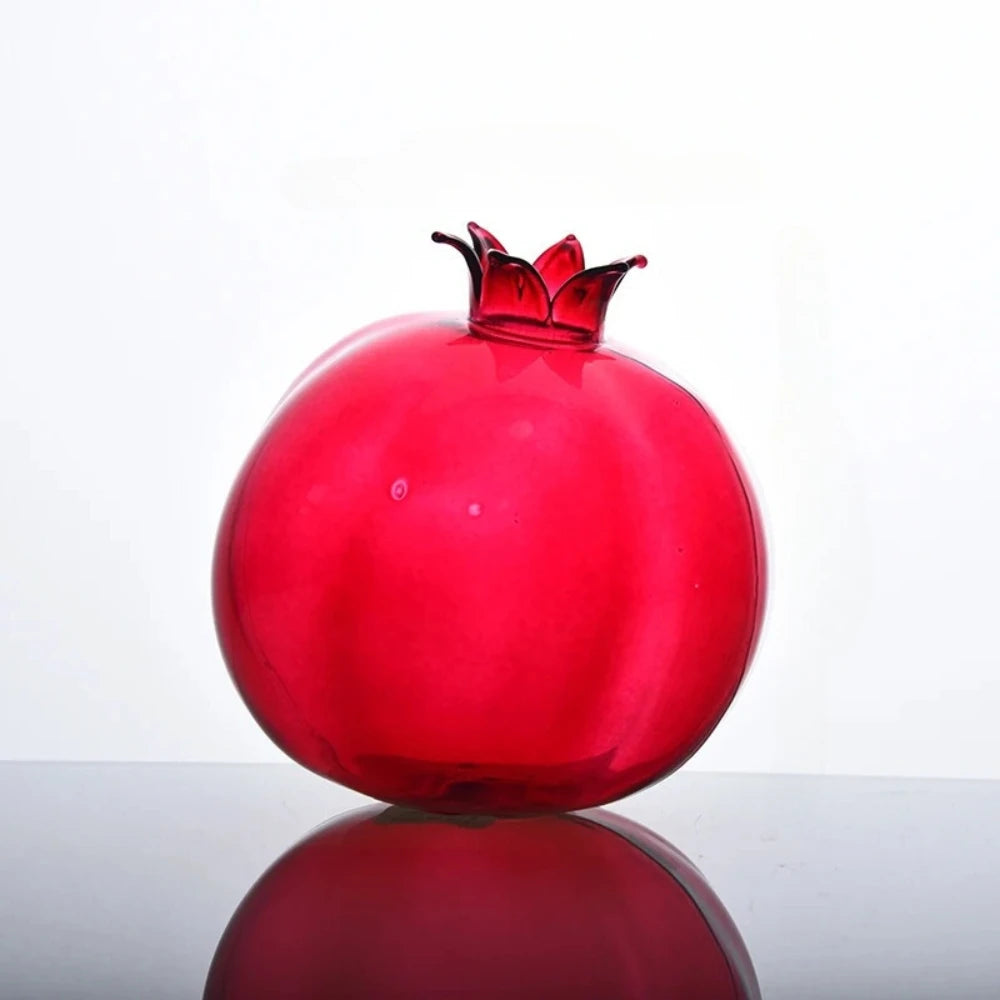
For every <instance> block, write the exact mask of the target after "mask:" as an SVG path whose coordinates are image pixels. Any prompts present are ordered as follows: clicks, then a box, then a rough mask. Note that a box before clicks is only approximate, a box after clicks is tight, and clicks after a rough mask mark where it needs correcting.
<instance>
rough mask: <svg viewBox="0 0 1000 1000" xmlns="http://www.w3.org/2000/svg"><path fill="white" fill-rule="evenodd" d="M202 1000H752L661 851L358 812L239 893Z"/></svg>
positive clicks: (723, 931) (743, 977) (615, 841)
mask: <svg viewBox="0 0 1000 1000" xmlns="http://www.w3.org/2000/svg"><path fill="white" fill-rule="evenodd" d="M204 996H205V1000H255V998H258V997H259V998H265V997H266V998H273V997H282V998H284V1000H315V998H318V997H365V998H370V1000H381V998H386V1000H388V998H393V1000H406V998H411V997H412V998H414V1000H416V998H419V1000H426V998H429V997H476V998H477V1000H494V998H495V1000H499V998H501V997H503V998H511V997H526V998H527V997H530V998H531V1000H563V998H565V1000H569V998H573V1000H581V998H583V1000H589V998H593V1000H647V998H648V1000H662V998H666V997H671V998H674V997H676V998H678V1000H756V998H759V997H760V991H759V988H758V985H757V981H756V977H755V975H754V970H753V965H752V963H751V960H750V956H749V954H748V953H747V950H746V948H745V946H744V944H743V942H742V940H741V938H740V935H739V932H738V931H737V929H736V927H735V925H734V924H733V922H732V920H731V918H730V917H729V915H728V914H727V912H726V910H725V908H724V907H723V905H722V903H721V902H720V901H719V899H718V897H717V896H716V895H715V893H714V892H713V891H712V889H711V888H710V887H709V885H708V884H707V882H706V881H705V879H704V877H703V876H702V875H701V873H700V872H699V871H698V870H697V869H696V868H695V867H694V865H692V864H691V862H690V861H688V860H687V858H685V857H684V856H683V855H682V854H681V853H680V852H679V851H677V850H676V848H674V847H672V846H671V845H669V844H667V843H666V842H665V841H663V840H660V839H659V838H658V837H656V836H655V835H654V834H652V833H650V832H649V831H648V830H645V829H643V828H642V827H639V826H636V825H635V824H632V823H629V822H627V821H626V820H623V819H621V818H619V817H617V816H613V815H610V814H606V813H597V814H594V815H592V816H590V817H582V816H545V817H534V818H531V819H506V820H493V821H486V824H485V825H482V824H479V825H476V824H471V823H470V822H469V821H468V819H463V820H461V821H460V822H456V821H454V820H447V819H445V818H443V817H433V818H432V817H428V816H427V815H426V814H413V813H409V812H407V811H404V810H400V809H395V808H393V809H388V810H385V811H379V810H378V809H368V810H365V811H364V812H363V813H361V814H360V815H355V816H350V817H348V818H346V819H341V820H339V821H336V822H334V823H332V824H330V825H328V826H326V827H324V828H322V829H320V830H319V831H318V832H317V833H315V834H313V835H312V836H311V837H309V838H308V839H307V840H305V841H303V842H302V843H301V844H299V845H298V846H296V847H294V848H293V849H292V850H291V851H289V852H288V853H287V854H286V855H285V856H284V857H282V858H281V859H280V860H279V861H278V862H277V863H276V864H275V865H274V866H273V867H272V868H271V869H270V870H269V871H268V872H267V873H266V874H265V875H264V876H263V877H262V878H261V879H260V881H259V882H258V883H257V884H256V885H255V886H254V887H253V888H252V889H251V890H250V892H249V893H248V894H247V896H246V898H245V899H244V900H243V902H242V903H241V904H240V906H239V908H238V909H237V911H236V913H235V914H234V915H233V917H232V919H231V921H230V923H229V926H228V927H227V928H226V931H225V933H224V934H223V936H222V939H221V941H220V942H219V946H218V948H217V949H216V953H215V957H214V959H213V961H212V965H211V968H210V971H209V973H208V977H207V983H206V987H205V993H204Z"/></svg>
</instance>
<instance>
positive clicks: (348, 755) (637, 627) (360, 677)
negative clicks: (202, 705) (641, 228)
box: [214, 226, 764, 813]
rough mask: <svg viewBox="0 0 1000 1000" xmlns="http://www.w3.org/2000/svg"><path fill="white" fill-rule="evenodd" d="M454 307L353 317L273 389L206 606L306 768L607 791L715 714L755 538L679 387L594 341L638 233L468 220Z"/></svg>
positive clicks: (746, 610) (438, 784) (452, 785)
mask: <svg viewBox="0 0 1000 1000" xmlns="http://www.w3.org/2000/svg"><path fill="white" fill-rule="evenodd" d="M470 229H471V232H472V236H473V244H472V245H471V246H469V245H467V244H465V243H464V242H462V241H460V240H458V239H457V238H455V237H450V236H444V235H441V234H435V239H437V240H438V241H439V242H446V243H450V244H452V245H455V246H457V247H458V248H459V249H460V250H462V252H463V254H464V255H465V257H466V260H467V262H468V264H469V268H470V274H471V288H472V296H471V308H470V314H469V318H468V319H465V318H460V317H454V316H443V315H442V316H439V315H420V316H407V317H402V318H398V319H392V320H387V321H384V322H382V323H378V324H376V325H374V326H371V327H368V328H366V329H364V330H362V331H360V332H358V333H357V334H355V335H353V336H352V337H350V338H348V339H347V340H345V341H344V342H342V343H341V344H339V345H337V346H336V347H334V348H333V349H332V350H331V351H329V352H328V353H327V354H325V355H324V356H322V357H321V358H320V359H318V361H317V362H315V363H314V364H313V365H312V366H311V367H310V368H309V369H307V371H306V372H305V373H304V374H303V375H302V376H301V377H300V379H299V380H298V381H297V382H296V383H295V384H294V385H293V387H292V388H291V389H290V390H289V392H288V393H287V394H286V396H285V397H284V399H283V400H282V401H281V403H280V405H279V407H278V408H277V410H276V411H275V413H274V414H273V415H272V417H271V419H270V422H269V423H268V425H267V427H266V428H265V430H264V432H263V434H262V436H261V437H260V439H259V440H258V442H257V443H256V445H255V446H254V448H253V450H252V452H251V454H250V456H249V458H248V459H247V461H246V463H245V465H244V467H243V469H242V471H241V472H240V474H239V477H238V479H237V481H236V484H235V485H234V487H233V490H232V493H231V495H230V498H229V501H228V504H227V506H226V509H225V512H224V515H223V519H222V524H221V527H220V530H219V535H218V542H217V547H216V556H215V566H214V601H215V613H216V622H217V626H218V633H219V638H220V642H221V645H222V649H223V652H224V654H225V657H226V660H227V662H228V665H229V668H230V671H231V673H232V676H233V678H234V680H235V682H236V684H237V686H238V688H239V690H240V692H241V693H242V695H243V697H244V699H245V700H246V702H247V704H248V705H249V707H250V710H251V711H252V712H253V714H254V716H255V717H256V718H257V720H258V721H259V722H260V724H261V725H262V726H263V728H264V729H265V730H266V731H267V733H268V734H269V735H270V736H271V738H272V739H273V740H274V741H275V742H276V743H277V744H278V745H279V746H280V747H282V748H283V749H284V750H285V751H286V752H287V753H288V754H290V755H291V756H292V757H294V758H295V759H296V760H298V761H300V762H301V763H302V764H304V765H305V766H307V767H309V768H311V769H313V770H314V771H317V772H319V773H320V774H324V775H326V776H327V777H330V778H333V779H334V780H336V781H339V782H342V783H343V784H345V785H348V786H350V787H352V788H355V789H358V790H359V791H362V792H366V793H368V794H370V795H373V796H375V797H377V798H381V799H384V800H386V801H390V802H397V803H403V804H410V805H415V806H420V807H421V808H426V809H431V810H438V811H444V812H477V811H479V812H491V813H525V812H537V811H546V810H563V809H576V808H581V807H585V806H592V805H598V804H600V803H603V802H608V801H611V800H613V799H615V798H618V797H619V796H622V795H625V794H627V793H629V792H632V791H635V790H636V789H638V788H640V787H642V786H643V785H646V784H648V783H649V782H651V781H654V780H656V779H658V778H661V777H663V776H664V775H665V774H667V773H669V772H670V771H672V770H673V769H675V768H676V767H678V766H679V765H680V764H681V763H683V761H684V760H685V759H686V758H687V757H688V756H689V755H690V754H692V753H693V752H694V751H695V750H696V749H697V748H698V747H699V746H700V745H701V743H702V742H703V741H704V740H705V738H706V737H707V736H708V734H709V733H710V732H711V730H712V729H713V728H714V726H715V725H716V723H717V722H718V721H719V719H720V718H721V717H722V714H723V712H724V711H725V710H726V708H727V706H728V705H729V703H730V701H731V699H732V697H733V695H734V694H735V693H736V689H737V687H738V686H739V684H740V681H741V679H742V678H743V676H744V673H745V671H746V669H747V666H748V663H749V660H750V657H751V654H752V651H753V648H754V644H755V641H756V636H757V633H758V629H759V625H760V621H761V616H762V611H763V599H764V546H763V541H762V536H761V531H760V522H759V516H758V513H757V508H756V504H755V502H754V499H753V495H752V493H751V491H750V488H749V485H748V483H747V479H746V476H745V475H744V473H743V471H742V470H741V467H740V464H739V462H738V460H737V458H736V456H735V455H734V453H733V449H732V447H731V446H730V443H729V441H728V440H727V439H726V436H725V434H724V433H723V431H722V430H721V429H720V427H719V425H718V423H717V422H716V420H715V419H714V418H713V417H712V416H711V414H710V413H709V412H708V411H707V410H706V409H705V407H704V406H703V405H702V404H701V403H700V402H698V400H697V399H695V398H694V397H693V396H692V395H691V394H690V393H688V392H687V391H685V390H684V389H682V388H681V387H680V386H678V385H677V384H675V383H674V382H672V381H670V380H668V379H666V378H664V377H663V376H661V375H659V374H657V373H656V372H654V371H652V370H651V369H650V368H648V367H646V366H645V365H643V364H640V363H639V362H637V361H634V360H632V359H630V358H628V357H626V356H624V355H623V354H620V353H618V352H616V351H612V350H609V349H607V348H606V347H604V346H602V345H601V344H600V337H601V330H602V326H603V320H604V310H605V308H606V306H607V302H608V299H609V298H610V296H611V294H612V292H613V291H614V289H615V287H616V286H617V284H618V283H619V281H620V280H621V278H622V277H623V276H624V274H625V273H626V272H627V271H628V270H629V269H630V268H631V267H633V266H642V265H644V264H645V260H644V259H643V258H639V257H634V258H630V259H629V260H625V261H621V262H618V263H616V264H611V265H608V266H607V267H603V268H593V269H589V270H587V269H583V255H582V251H581V250H580V247H579V243H578V242H577V241H576V240H575V239H574V238H573V237H568V238H567V239H566V240H563V241H561V242H560V243H558V244H556V246H555V247H553V248H551V249H550V250H548V251H546V252H545V253H544V254H543V255H542V256H541V257H540V258H539V259H538V260H537V261H536V262H535V265H531V264H528V263H527V262H526V261H521V260H519V259H517V258H514V257H511V256H509V255H508V254H506V252H505V251H503V249H502V248H501V247H500V245H499V243H498V242H497V241H496V239H495V238H494V237H492V236H490V235H489V234H488V233H486V232H485V230H482V229H481V228H479V227H476V226H473V227H470Z"/></svg>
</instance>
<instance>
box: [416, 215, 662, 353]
mask: <svg viewBox="0 0 1000 1000" xmlns="http://www.w3.org/2000/svg"><path fill="white" fill-rule="evenodd" d="M469 234H470V236H471V237H472V246H469V244H468V243H466V242H465V240H463V239H459V237H457V236H449V235H448V234H447V233H433V234H432V235H431V239H432V240H434V242H435V243H447V244H448V245H449V246H453V247H455V249H456V250H458V251H460V252H461V254H462V256H463V257H464V258H465V262H466V263H467V264H468V265H469V277H470V278H471V287H470V295H469V323H470V325H471V326H472V328H473V329H474V330H475V329H476V328H479V329H481V330H482V331H483V332H484V333H487V334H489V333H493V334H495V335H496V336H499V337H505V336H506V337H507V338H508V339H513V340H521V341H523V340H527V341H534V342H536V343H539V344H546V345H550V344H575V345H578V346H581V347H588V346H590V347H592V346H593V345H595V344H597V342H598V341H599V340H600V339H601V331H602V330H603V328H604V313H605V311H606V310H607V308H608V302H609V301H610V300H611V296H612V295H613V294H614V292H615V289H616V288H617V287H618V283H619V282H620V281H621V280H622V278H623V277H625V275H626V274H627V273H628V271H629V270H630V269H631V268H633V267H645V266H646V258H645V257H643V256H642V255H641V254H640V255H637V256H635V257H629V258H628V259H626V260H616V261H615V262H614V263H613V264H605V265H604V266H603V267H591V268H587V269H586V270H584V266H583V247H581V246H580V241H579V240H578V239H577V238H576V237H575V236H567V237H566V238H565V239H564V240H560V241H559V242H558V243H556V244H554V245H553V246H551V247H549V249H548V250H546V251H545V252H544V253H543V254H542V255H541V256H540V257H539V258H538V259H537V260H536V261H535V263H534V264H529V263H528V262H527V261H526V260H521V258H520V257H512V256H511V255H510V254H509V253H507V251H506V250H505V249H504V247H503V244H501V242H500V241H499V240H498V239H497V238H496V237H495V236H493V235H491V234H490V233H488V232H487V231H486V230H485V229H483V228H482V226H477V225H476V224H475V223H474V222H470V223H469Z"/></svg>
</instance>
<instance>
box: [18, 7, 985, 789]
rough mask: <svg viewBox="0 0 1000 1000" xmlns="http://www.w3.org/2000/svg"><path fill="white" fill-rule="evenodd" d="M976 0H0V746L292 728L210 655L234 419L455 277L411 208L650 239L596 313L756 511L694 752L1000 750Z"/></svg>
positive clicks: (545, 232) (216, 750)
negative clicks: (752, 660) (715, 433)
mask: <svg viewBox="0 0 1000 1000" xmlns="http://www.w3.org/2000/svg"><path fill="white" fill-rule="evenodd" d="M987 10H988V6H987V5H983V6H982V7H975V6H971V5H959V4H947V5H945V4H940V5H933V6H931V7H928V6H925V5H920V4H907V5H903V4H891V5H878V4H864V5H858V6H851V5H849V4H844V3H841V4H829V5H815V4H788V5H781V6H775V5H771V4H761V3H755V4H738V5H732V6H717V5H709V4H693V3H684V4H677V5H664V4H660V3H657V4H649V5H646V4H643V3H628V4H625V3H623V4H616V5H612V6H608V5H603V4H602V5H590V4H585V3H582V2H581V3H577V4H572V5H562V4H545V3H538V2H535V3H531V4H520V3H517V2H513V0H497V2H495V3H494V4H493V5H489V4H486V3H475V4H473V3H468V2H465V3H456V4H444V3H440V2H429V0H424V2H421V3H412V4H399V5H398V6H395V5H393V6H387V5H384V4H376V3H372V4H364V3H353V4H345V3H323V4H317V5H315V6H303V5H299V4H291V3H275V4H257V5H251V4H247V3H239V4H232V5H223V4H218V3H214V4H202V3H183V4H181V3H172V4H162V5H161V4H149V3H147V4H135V3H117V4H116V3H88V4H82V3H63V4H53V3H28V2H23V3H15V2H10V0H8V2H6V3H4V4H3V5H2V7H0V125H2V128H0V275H2V278H0V288H2V294H0V337H2V357H0V408H2V409H0V413H2V427H0V454H2V456H3V491H2V494H0V574H2V575H0V615H2V618H0V757H10V758H23V759H28V758H42V759H48V758H84V759H154V760H155V759H184V760H192V759H211V760H237V759H239V760H264V759H272V758H276V757H278V752H277V751H276V750H275V749H274V748H273V747H272V746H271V745H270V744H269V743H268V741H267V739H266V738H265V737H264V736H263V735H262V734H261V732H260V731H259V730H258V729H257V727H256V725H255V724H254V723H253V722H252V720H251V719H250V716H249V715H248V713H247V712H246V711H245V709H244V708H243V706H242V704H241V702H240V701H239V699H238V697H237V695H236V693H235V691H234V689H233V688H232V686H231V684H230V681H229V679H228V676H227V674H226V672H225V669H224V667H223V665H222V662H221V659H220V657H219V655H218V652H217V649H216V645H215V639H214V633H213V628H212V623H211V614H210V606H209V594H208V574H209V561H210V554H211V547H212V542H213V537H214V532H215V527H216V520H217V517H218V514H219V511H220V508H221V505H222V503H223V500H224V497H225V493H226V491H227V489H228V486H229V484H230V482H231V480H232V477H233V475H234V474H235V472H236V469H237V467H238V464H239V462H240V461H241V459H242V457H243V455H244V453H245V452H246V450H247V449H248V448H249V446H250V444H251V442H252V440H253V438H254V436H255V435H256V433H257V431H258V430H259V428H260V426H261V424H262V422H263V420H264V418H265V417H266V415H267V413H268V412H269V410H270V408H271V407H272V405H273V404H274V402H275V401H276V399H277V397H278V396H279V395H280V393H281V392H282V391H283V389H284V388H285V386H286V384H287V383H288V382H289V381H290V380H291V379H292V378H293V377H294V375H295V374H296V373H297V372H298V371H299V370H300V369H301V368H303V367H304V366H305V364H306V363H307V362H308V361H310V360H311V359H312V357H313V356H315V355H316V354H318V353H319V352H320V351H321V350H322V349H323V348H324V347H326V346H327V345H328V344H329V343H331V342H332V341H334V340H336V339H338V338H339V337H341V336H342V335H344V334H346V333H348V332H350V331H351V330H352V329H354V328H356V327H358V326H360V325H361V324H363V323H365V322H367V321H370V320H373V319H376V318H379V317H381V316H386V315H390V314H393V313H398V312H406V311H412V310H418V309H424V308H428V309H436V308H455V309H460V308H462V306H463V305H464V302H465V295H466V291H465V281H466V279H465V274H464V270H463V267H462V265H461V262H460V261H459V260H458V259H457V258H456V257H455V256H454V254H453V253H452V252H450V251H448V250H446V249H441V248H440V247H436V246H434V245H432V244H431V242H430V240H429V239H428V235H429V233H430V231H431V230H432V229H435V228H444V229H450V230H453V231H454V230H459V229H460V228H461V227H462V225H463V224H464V222H465V221H466V220H467V219H469V218H475V219H476V220H477V221H480V222H482V223H483V224H485V225H486V226H488V227H490V228H493V229H495V230H496V231H497V232H498V235H499V236H500V237H501V239H503V240H504V241H505V242H506V243H507V244H508V246H509V247H511V249H512V250H513V251H514V252H520V253H523V254H524V255H528V256H532V255H533V254H534V252H536V251H537V250H539V249H541V248H542V247H543V246H546V245H547V244H548V243H550V242H552V241H553V240H554V239H556V238H557V237H560V236H562V235H564V234H565V233H566V232H569V231H573V232H575V233H577V235H579V236H580V237H581V238H582V239H583V241H584V245H585V247H586V248H587V250H588V252H589V258H590V260H591V261H592V262H600V261H603V260H610V259H612V258H614V257H617V256H621V255H624V254H630V253H634V252H638V251H641V252H644V253H646V254H647V255H648V256H649V259H650V266H649V268H648V269H647V270H646V271H644V272H641V273H637V274H633V275H631V276H630V277H629V279H628V280H627V282H626V284H625V285H623V287H622V289H621V290H620V292H619V295H618V297H617V299H616V301H615V303H614V305H613V306H612V309H611V311H610V313H609V323H608V334H609V337H610V338H611V339H612V340H613V341H614V342H615V343H616V344H621V345H623V346H625V347H627V348H628V349H630V350H632V351H633V352H634V353H638V354H639V355H641V356H642V357H644V358H647V359H650V360H652V361H653V362H655V363H656V364H657V365H659V366H660V367H661V368H662V369H663V370H665V371H667V372H669V373H671V374H673V375H675V376H676V377H677V378H679V379H680V380H681V381H682V382H684V384H686V385H688V386H689V387H691V388H693V389H694V390H695V391H696V392H698V393H699V394H700V395H701V396H702V397H703V398H704V399H705V400H706V401H707V402H708V403H709V404H710V405H711V406H712V407H713V408H714V409H715V411H716V413H717V414H718V415H719V416H720V418H721V419H722V421H723V422H724V424H725V425H726V426H727V428H728V429H729V430H730V432H731V434H732V436H733V437H734V439H735V440H736V442H737V444H738V445H739V447H740V450H741V452H742V454H743V455H744V457H745V459H746V462H747V464H748V466H749V468H750V470H751V472H752V474H753V477H754V480H755V482H756V484H757V486H758V491H759V493H760V496H761V499H762V502H763V506H764V508H765V512H766V517H767V521H768V528H769V541H770V549H771V557H772V587H771V599H770V609H769V616H768V621H767V629H766V633H765V639H764V642H763V644H762V646H761V647H760V650H759V653H758V657H757V661H756V664H755V668H754V670H753V672H752V673H751V675H750V678H749V680H748V681H747V683H746V685H745V686H744V689H743V691H742V692H741V694H740V697H739V698H738V699H737V702H736V703H735V705H734V706H733V708H732V710H731V712H730V713H729V715H728V716H727V717H726V719H725V720H724V722H723V723H722V725H721V726H720V727H719V729H718V730H717V732H716V734H715V736H714V737H713V738H712V739H711V740H710V742H709V743H708V745H707V746H706V747H705V748H704V750H703V751H702V752H701V753H700V754H699V755H698V756H697V757H696V759H695V761H694V762H693V766H695V767H702V768H711V769H729V770H758V769H759V770H782V771H819V772H854V773H865V774H867V773H893V774H907V775H910V774H923V775H953V776H959V775H964V776H991V777H1000V726H998V725H997V724H996V720H997V717H998V714H1000V671H998V669H997V667H998V653H997V642H996V638H995V636H996V623H997V614H998V601H997V598H998V583H997V578H998V557H1000V535H998V530H997V514H996V511H997V510H998V509H1000V472H998V451H1000V448H998V443H997V442H998V438H1000V407H998V406H997V384H998V376H1000V365H998V361H1000V340H998V338H1000V147H998V138H997V136H998V129H997V105H996V94H997V93H998V92H1000V60H998V59H997V56H996V53H997V44H998V32H997V30H996V29H997V26H996V25H995V24H994V23H992V21H990V20H988V18H987V16H986V13H985V12H986V11H987Z"/></svg>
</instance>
